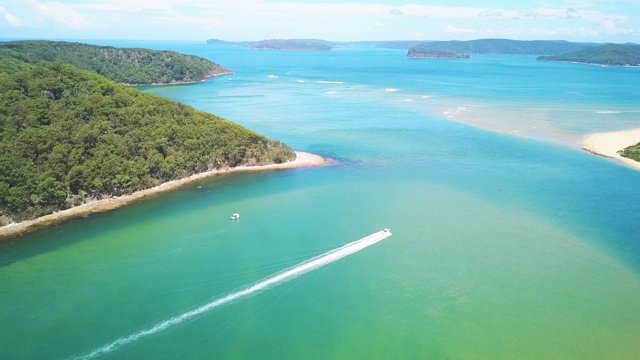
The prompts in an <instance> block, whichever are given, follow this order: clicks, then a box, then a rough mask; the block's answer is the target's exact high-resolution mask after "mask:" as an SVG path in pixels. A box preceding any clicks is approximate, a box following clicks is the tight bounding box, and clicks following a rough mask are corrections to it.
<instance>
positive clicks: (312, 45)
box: [251, 39, 333, 51]
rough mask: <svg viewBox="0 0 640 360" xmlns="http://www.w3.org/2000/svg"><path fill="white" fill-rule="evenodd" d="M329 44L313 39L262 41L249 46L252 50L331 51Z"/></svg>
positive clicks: (331, 47)
mask: <svg viewBox="0 0 640 360" xmlns="http://www.w3.org/2000/svg"><path fill="white" fill-rule="evenodd" d="M331 44H332V43H331V42H328V41H324V40H315V39H292V40H262V41H257V42H255V43H253V44H252V45H251V47H252V48H254V49H263V50H289V51H331V49H333V46H332V45H331Z"/></svg>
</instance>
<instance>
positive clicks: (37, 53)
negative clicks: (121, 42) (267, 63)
mask: <svg viewBox="0 0 640 360" xmlns="http://www.w3.org/2000/svg"><path fill="white" fill-rule="evenodd" d="M0 59H12V60H15V61H17V62H18V63H29V64H37V63H39V62H41V61H46V62H60V63H65V64H70V65H73V66H75V67H78V68H80V69H84V70H89V71H92V72H95V73H97V74H99V75H102V76H104V77H106V78H108V79H111V80H113V81H116V82H119V83H122V84H128V85H167V84H184V83H194V82H200V81H203V80H205V79H207V78H208V77H212V76H218V75H224V74H231V73H233V72H232V71H231V70H229V69H225V68H223V67H222V66H220V65H218V64H215V63H213V62H211V61H209V60H207V59H204V58H201V57H198V56H191V55H184V54H180V53H177V52H175V51H157V50H148V49H131V48H116V47H111V46H96V45H89V44H83V43H77V42H64V41H43V40H31V41H11V42H1V43H0Z"/></svg>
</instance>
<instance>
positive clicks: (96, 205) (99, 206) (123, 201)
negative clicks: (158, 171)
mask: <svg viewBox="0 0 640 360" xmlns="http://www.w3.org/2000/svg"><path fill="white" fill-rule="evenodd" d="M295 153H296V159H295V160H292V161H289V162H286V163H282V164H269V165H256V166H237V167H234V168H228V169H217V170H209V171H206V172H203V173H198V174H194V175H191V176H188V177H186V178H182V179H177V180H171V181H168V182H166V183H163V184H160V185H158V186H154V187H152V188H149V189H144V190H140V191H136V192H134V193H132V194H129V195H123V196H120V197H114V198H108V199H102V200H96V201H92V202H89V203H86V204H82V205H78V206H74V207H72V208H69V209H66V210H61V211H58V212H56V213H53V214H49V215H45V216H41V217H39V218H35V219H32V220H26V221H22V222H19V223H12V224H8V225H5V226H2V227H0V242H2V241H3V240H5V239H7V238H9V237H10V236H17V235H23V234H26V233H28V232H31V231H34V230H38V229H42V228H45V227H48V226H51V225H57V224H60V223H63V222H65V221H68V220H71V219H75V218H78V217H86V216H89V215H92V214H97V213H101V212H106V211H109V210H114V209H117V208H119V207H122V206H125V205H128V204H131V203H134V202H138V201H141V200H143V199H145V198H149V197H152V196H155V195H158V194H161V193H164V192H167V191H171V190H175V189H178V188H180V187H183V186H185V185H188V184H191V183H194V182H196V181H199V180H203V179H207V178H210V177H213V176H216V175H220V174H229V173H236V172H259V171H272V170H284V169H296V168H304V167H317V166H323V165H325V164H326V160H325V159H324V158H323V157H321V156H319V155H315V154H311V153H306V152H301V151H296V152H295Z"/></svg>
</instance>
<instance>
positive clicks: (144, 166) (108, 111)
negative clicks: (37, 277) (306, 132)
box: [0, 51, 296, 225]
mask: <svg viewBox="0 0 640 360" xmlns="http://www.w3.org/2000/svg"><path fill="white" fill-rule="evenodd" d="M0 52H1V51H0ZM0 104H2V106H1V107H0V225H4V224H3V223H2V222H3V220H2V219H5V221H6V219H13V220H16V221H20V220H25V219H30V218H33V217H37V216H41V215H45V214H48V213H51V212H54V211H58V210H62V209H66V208H69V207H72V206H74V205H79V204H82V203H84V202H87V201H91V200H92V199H101V198H105V197H111V196H119V195H124V194H129V193H132V192H134V191H137V190H141V189H146V188H150V187H153V186H156V185H159V184H161V183H163V182H166V181H169V180H174V179H179V178H183V177H186V176H189V175H192V174H195V173H200V172H204V171H207V170H211V169H219V168H224V167H236V166H239V165H262V164H270V163H282V162H286V161H288V160H292V159H295V156H296V155H295V153H294V152H293V151H292V150H291V149H289V148H288V147H287V146H285V145H284V144H281V143H279V142H277V141H272V140H269V139H267V138H266V137H264V136H262V135H260V134H257V133H255V132H253V131H250V130H247V129H246V128H244V127H242V126H240V125H237V124H234V123H232V122H230V121H228V120H225V119H222V118H220V117H217V116H214V115H211V114H208V113H205V112H201V111H197V110H195V109H194V108H192V107H190V106H187V105H184V104H181V103H179V102H176V101H172V100H169V99H165V98H161V97H159V96H155V95H152V94H148V93H143V92H141V91H138V90H136V89H134V88H131V87H128V86H125V85H122V84H118V83H116V82H114V81H111V80H109V79H106V78H105V77H103V76H100V75H97V74H95V73H92V72H89V71H85V70H81V69H78V68H76V67H74V66H72V65H67V64H60V63H47V62H41V63H38V64H26V63H22V64H20V63H19V62H17V60H15V59H0Z"/></svg>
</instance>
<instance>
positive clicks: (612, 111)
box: [596, 110, 622, 115]
mask: <svg viewBox="0 0 640 360" xmlns="http://www.w3.org/2000/svg"><path fill="white" fill-rule="evenodd" d="M596 113H597V114H603V115H608V114H622V111H615V110H600V111H596Z"/></svg>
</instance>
